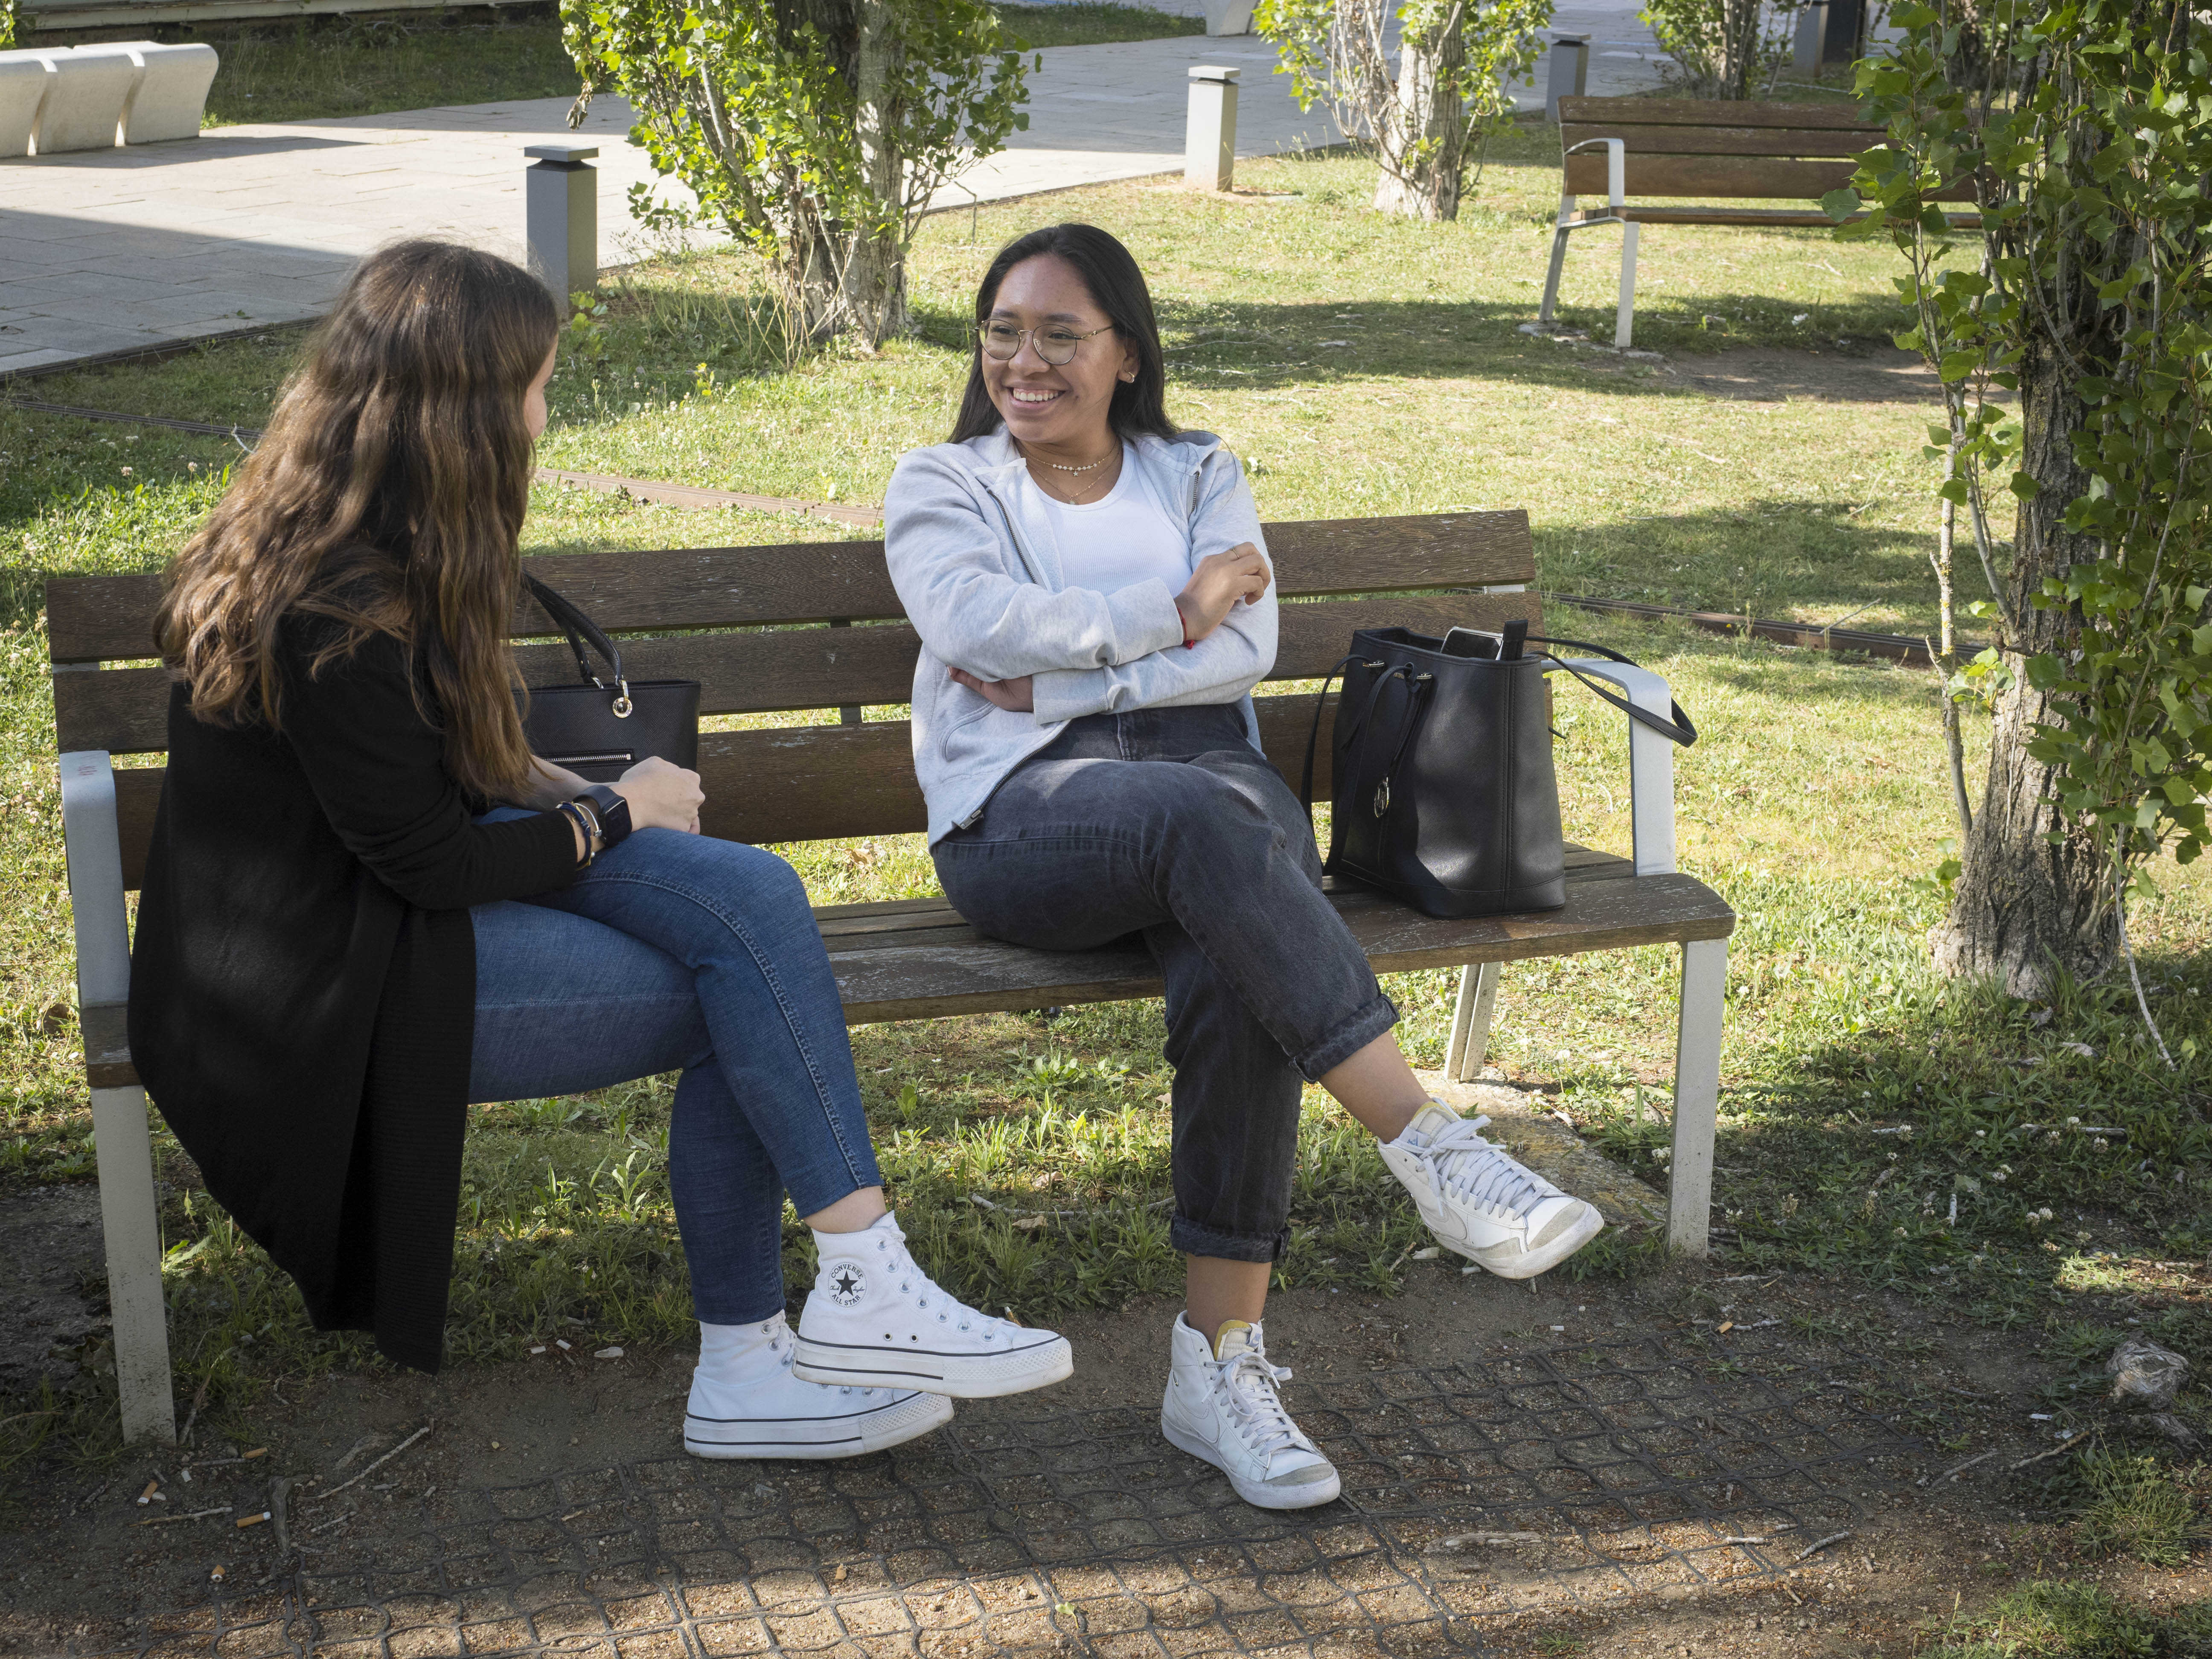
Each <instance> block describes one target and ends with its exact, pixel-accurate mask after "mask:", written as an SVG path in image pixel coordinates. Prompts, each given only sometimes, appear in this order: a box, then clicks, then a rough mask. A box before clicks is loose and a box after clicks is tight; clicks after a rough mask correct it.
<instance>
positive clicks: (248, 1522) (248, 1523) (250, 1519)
mask: <svg viewBox="0 0 2212 1659" xmlns="http://www.w3.org/2000/svg"><path fill="white" fill-rule="evenodd" d="M268 1518H269V1511H268V1510H262V1511H261V1513H260V1514H258V1515H241V1516H239V1517H238V1521H237V1524H238V1525H239V1526H241V1527H258V1526H259V1525H260V1524H261V1523H262V1522H264V1521H266V1520H267V1519H268Z"/></svg>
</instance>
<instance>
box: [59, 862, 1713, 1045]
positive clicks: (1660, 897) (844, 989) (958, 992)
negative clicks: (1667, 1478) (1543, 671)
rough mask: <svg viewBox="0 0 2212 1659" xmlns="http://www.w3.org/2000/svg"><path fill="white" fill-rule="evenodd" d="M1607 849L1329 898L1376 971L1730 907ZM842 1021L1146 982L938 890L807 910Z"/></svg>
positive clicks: (98, 1029) (1137, 969)
mask: <svg viewBox="0 0 2212 1659" xmlns="http://www.w3.org/2000/svg"><path fill="white" fill-rule="evenodd" d="M1632 870H1633V866H1632V865H1631V863H1630V862H1629V860H1626V859H1624V858H1621V857H1620V856H1619V855H1618V854H1612V853H1603V852H1600V851H1598V850H1597V849H1595V848H1589V847H1577V846H1576V845H1574V844H1573V843H1571V842H1570V843H1569V844H1568V847H1567V902H1566V907H1565V908H1564V909H1563V910H1559V911H1547V912H1543V913H1541V914H1538V915H1520V916H1486V917H1480V918H1476V919H1474V920H1471V921H1436V920H1435V919H1433V918H1430V917H1425V916H1410V915H1409V914H1408V913H1402V912H1401V911H1400V908H1399V907H1398V906H1396V905H1395V904H1394V903H1392V902H1390V901H1389V900H1388V899H1385V898H1383V897H1382V896H1379V895H1377V894H1376V893H1374V892H1372V891H1371V890H1367V889H1364V888H1361V887H1358V886H1357V885H1354V884H1348V883H1343V882H1339V881H1337V880H1335V879H1334V878H1331V879H1330V880H1329V881H1328V896H1329V901H1330V902H1331V903H1333V904H1334V905H1335V906H1336V908H1337V910H1338V912H1339V914H1340V915H1343V916H1344V918H1345V920H1346V922H1347V923H1349V924H1350V926H1351V927H1352V934H1353V936H1354V937H1355V938H1357V939H1359V941H1360V943H1361V945H1362V946H1363V947H1364V948H1365V949H1367V951H1369V953H1370V957H1371V958H1372V959H1373V960H1374V962H1375V965H1376V969H1377V970H1378V971H1381V972H1389V971H1391V970H1393V969H1406V968H1421V967H1456V966H1458V965H1460V964H1461V963H1464V962H1469V961H1480V962H1492V961H1496V962H1508V961H1514V960H1517V959H1519V958H1522V957H1533V956H1552V955H1559V954H1566V953H1571V952H1572V951H1576V950H1580V949H1587V948H1589V938H1590V936H1591V935H1592V934H1593V933H1602V934H1603V937H1604V939H1606V940H1607V942H1608V943H1609V944H1611V945H1631V944H1662V943H1668V942H1672V941H1675V940H1679V939H1718V938H1722V937H1724V936H1725V935H1726V934H1727V933H1728V932H1729V930H1730V929H1731V928H1732V927H1734V925H1735V918H1734V916H1733V915H1732V914H1731V913H1729V910H1728V908H1727V906H1726V905H1724V904H1723V903H1722V902H1720V901H1719V899H1718V898H1717V896H1715V895H1714V894H1713V893H1711V890H1708V889H1706V888H1705V887H1704V886H1703V885H1702V884H1699V883H1697V882H1695V881H1692V880H1691V879H1690V878H1688V877H1686V876H1662V877H1650V876H1647V877H1644V878H1640V879H1639V878H1636V877H1634V876H1633V874H1632ZM814 920H815V925H816V926H817V927H819V928H820V929H821V930H822V939H823V945H825V946H826V947H827V949H828V951H829V960H830V964H831V967H832V968H833V969H835V971H836V975H837V982H838V988H839V991H840V993H841V994H842V997H843V999H844V1002H845V1017H846V1020H847V1023H848V1024H854V1025H861V1024H872V1023H873V1022H876V1021H879V1020H892V1019H916V1018H930V1017H933V1016H936V1015H940V1014H952V1013H973V1012H986V1011H991V1010H999V1011H1013V1010H1019V1009H1024V1008H1042V1007H1050V1006H1055V1005H1068V1004H1073V1003H1080V1002H1110V1001H1114V1000H1118V999H1121V998H1123V997H1133V996H1153V995H1157V994H1158V993H1159V989H1160V985H1159V979H1158V975H1157V974H1156V973H1155V972H1154V970H1153V966H1152V958H1151V957H1149V956H1148V955H1147V954H1146V952H1145V951H1143V950H1142V949H1141V948H1139V949H1135V950H1130V949H1127V948H1109V949H1106V950H1102V951H1075V952H1060V951H1030V950H1026V949H1024V948H1023V947H1021V946H1019V945H1007V944H1005V943H1003V942H1000V941H997V940H990V939H982V938H981V937H980V936H978V935H977V934H976V933H975V930H974V929H972V928H970V927H969V925H968V923H967V922H966V921H964V920H963V918H962V917H961V915H960V913H959V912H958V911H957V910H955V909H954V908H952V906H951V902H949V901H948V900H946V899H945V898H944V897H943V896H930V897H927V898H911V899H892V900H889V901H882V902H874V903H867V904H832V905H823V906H821V907H819V908H817V909H816V910H815V912H814ZM83 1030H84V1042H85V1065H86V1071H87V1073H88V1075H89V1077H90V1079H91V1082H92V1086H93V1087H94V1088H95V1089H113V1088H124V1087H127V1086H129V1085H131V1084H135V1083H136V1082H137V1081H138V1074H137V1070H136V1069H135V1068H134V1067H133V1066H132V1065H131V1058H130V1044H129V1034H128V1032H127V1030H126V1029H125V1010H124V1008H123V1007H122V1006H119V1005H118V1006H94V1007H91V1008H88V1009H86V1010H85V1011H83Z"/></svg>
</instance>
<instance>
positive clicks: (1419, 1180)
mask: <svg viewBox="0 0 2212 1659" xmlns="http://www.w3.org/2000/svg"><path fill="white" fill-rule="evenodd" d="M1489 1121H1490V1120H1489V1119H1488V1118H1486V1117H1462V1116H1460V1115H1459V1114H1458V1113H1456V1112H1455V1111H1453V1110H1452V1109H1451V1108H1450V1107H1449V1106H1446V1105H1443V1103H1440V1102H1436V1101H1431V1103H1429V1104H1428V1105H1426V1106H1424V1107H1423V1108H1422V1109H1420V1112H1419V1114H1418V1115H1416V1116H1415V1117H1414V1119H1413V1121H1412V1122H1411V1123H1409V1124H1407V1126H1406V1129H1405V1133H1402V1134H1401V1135H1400V1136H1399V1137H1398V1138H1397V1139H1395V1140H1386V1141H1384V1142H1383V1143H1382V1146H1383V1163H1384V1164H1388V1165H1389V1170H1390V1173H1391V1174H1392V1175H1394V1176H1397V1177H1398V1179H1399V1180H1400V1181H1401V1182H1403V1183H1404V1184H1405V1188H1406V1190H1407V1192H1409V1193H1411V1194H1413V1202H1414V1204H1415V1205H1417V1206H1419V1209H1420V1212H1421V1219H1422V1220H1424V1221H1425V1222H1427V1223H1428V1225H1429V1231H1431V1232H1432V1233H1434V1234H1435V1235H1436V1236H1437V1243H1440V1244H1442V1245H1443V1246H1444V1247H1445V1248H1446V1249H1452V1250H1456V1251H1458V1252H1459V1254H1460V1255H1463V1256H1465V1257H1466V1258H1467V1259H1468V1261H1473V1262H1476V1263H1479V1264H1480V1266H1482V1267H1486V1268H1488V1269H1489V1270H1490V1271H1491V1272H1492V1273H1496V1274H1497V1275H1498V1277H1499V1278H1501V1279H1534V1277H1535V1276H1536V1275H1537V1274H1538V1273H1542V1272H1543V1271H1544V1270H1545V1269H1546V1268H1547V1267H1557V1266H1558V1265H1559V1263H1560V1262H1562V1261H1565V1260H1566V1259H1567V1258H1568V1257H1569V1256H1571V1255H1573V1254H1574V1253H1575V1252H1576V1251H1577V1250H1579V1249H1582V1247H1583V1245H1585V1244H1587V1243H1589V1242H1590V1240H1592V1239H1593V1238H1595V1237H1597V1236H1598V1233H1599V1232H1600V1231H1601V1230H1602V1229H1603V1227H1604V1226H1605V1218H1604V1217H1602V1216H1601V1215H1600V1214H1599V1213H1598V1212H1597V1206H1595V1205H1593V1204H1588V1203H1585V1202H1584V1201H1583V1200H1581V1199H1579V1198H1575V1197H1572V1196H1571V1195H1570V1194H1566V1193H1563V1192H1561V1191H1560V1190H1559V1188H1557V1187H1554V1186H1553V1185H1552V1183H1551V1182H1548V1181H1547V1180H1545V1179H1544V1177H1543V1176H1540V1175H1538V1174H1537V1173H1536V1172H1535V1171H1534V1170H1531V1169H1529V1168H1528V1167H1527V1166H1526V1165H1524V1164H1519V1163H1516V1161H1515V1160H1514V1159H1513V1158H1510V1157H1508V1156H1507V1155H1506V1152H1505V1150H1504V1148H1503V1147H1500V1146H1492V1145H1491V1144H1490V1142H1488V1141H1486V1140H1485V1139H1483V1138H1482V1137H1481V1135H1480V1134H1479V1133H1476V1131H1478V1130H1479V1129H1480V1128H1481V1127H1482V1126H1483V1125H1484V1124H1486V1123H1487V1122H1489Z"/></svg>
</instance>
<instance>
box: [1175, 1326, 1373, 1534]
mask: <svg viewBox="0 0 2212 1659" xmlns="http://www.w3.org/2000/svg"><path fill="white" fill-rule="evenodd" d="M1169 1340H1170V1362H1169V1365H1168V1391H1167V1397H1166V1398H1165V1399H1164V1400H1162V1401H1161V1402H1160V1432H1161V1433H1162V1434H1164V1435H1165V1436H1166V1437H1168V1439H1169V1441H1170V1443H1172V1444H1174V1445H1176V1446H1179V1447H1181V1448H1182V1449H1183V1450H1185V1451H1187V1452H1188V1453H1189V1454H1190V1455H1192V1456H1193V1457H1197V1458H1203V1459H1204V1460H1205V1461H1206V1462H1209V1463H1211V1464H1212V1465H1213V1467H1214V1468H1217V1469H1219V1470H1220V1471H1221V1472H1222V1473H1223V1474H1225V1475H1227V1476H1228V1477H1229V1484H1230V1485H1231V1486H1234V1487H1235V1488H1236V1489H1237V1496H1238V1497H1239V1498H1243V1500H1244V1501H1245V1502H1246V1503H1248V1504H1256V1505H1258V1506H1259V1507H1260V1508H1261V1509H1263V1510H1305V1509H1311V1508H1313V1507H1314V1506H1315V1505H1316V1504H1327V1503H1331V1502H1334V1499H1335V1498H1336V1495H1337V1493H1338V1492H1339V1491H1340V1489H1341V1486H1342V1483H1341V1482H1340V1481H1339V1480H1338V1479H1337V1475H1336V1466H1335V1465H1334V1464H1333V1463H1331V1462H1329V1461H1328V1459H1327V1458H1326V1457H1324V1456H1322V1455H1321V1451H1320V1449H1319V1448H1317V1447H1316V1445H1315V1444H1314V1443H1313V1442H1312V1441H1310V1440H1309V1439H1307V1438H1306V1437H1305V1436H1304V1433H1302V1432H1301V1431H1299V1428H1298V1425H1297V1424H1295V1423H1293V1422H1292V1421H1291V1414H1290V1413H1289V1412H1287V1411H1285V1409H1284V1408H1283V1401H1282V1396H1281V1395H1279V1394H1277V1393H1276V1392H1275V1385H1276V1384H1277V1383H1287V1382H1289V1381H1290V1378H1291V1374H1290V1372H1289V1371H1287V1370H1284V1369H1283V1368H1281V1367H1280V1366H1277V1365H1271V1364H1268V1363H1267V1347H1266V1346H1265V1342H1264V1339H1263V1338H1262V1337H1261V1332H1260V1328H1259V1327H1258V1326H1257V1325H1248V1324H1246V1323H1245V1322H1243V1320H1241V1319H1232V1320H1231V1321H1229V1322H1227V1323H1226V1324H1225V1325H1224V1326H1222V1328H1221V1332H1220V1334H1219V1335H1218V1337H1217V1338H1216V1339H1215V1340H1214V1341H1213V1342H1212V1343H1211V1344H1209V1343H1208V1342H1207V1341H1206V1338H1205V1337H1204V1336H1202V1335H1200V1334H1199V1332H1198V1331H1197V1330H1196V1329H1194V1328H1193V1327H1192V1325H1191V1322H1189V1321H1188V1319H1186V1318H1184V1317H1183V1316H1182V1315H1181V1314H1177V1315H1176V1322H1175V1331H1174V1334H1173V1335H1172V1336H1171V1337H1170V1339H1169Z"/></svg>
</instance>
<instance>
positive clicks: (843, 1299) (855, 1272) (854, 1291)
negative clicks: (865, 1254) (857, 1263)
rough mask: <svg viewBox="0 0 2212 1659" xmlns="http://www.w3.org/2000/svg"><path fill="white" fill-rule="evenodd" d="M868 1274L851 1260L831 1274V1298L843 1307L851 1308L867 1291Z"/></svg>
mask: <svg viewBox="0 0 2212 1659" xmlns="http://www.w3.org/2000/svg"><path fill="white" fill-rule="evenodd" d="M867 1288H868V1276H867V1275H866V1273H862V1272H861V1271H860V1269H859V1268H858V1267H854V1266H853V1265H852V1264H851V1263H850V1262H847V1263H845V1264H844V1265H843V1266H842V1267H839V1268H838V1269H837V1271H836V1273H832V1274H830V1275H829V1299H830V1300H831V1301H832V1302H834V1303H836V1304H837V1305H838V1306H839V1307H841V1308H849V1307H851V1306H852V1305H853V1304H854V1303H856V1302H858V1301H859V1300H860V1297H862V1296H863V1295H864V1294H866V1291H867Z"/></svg>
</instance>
